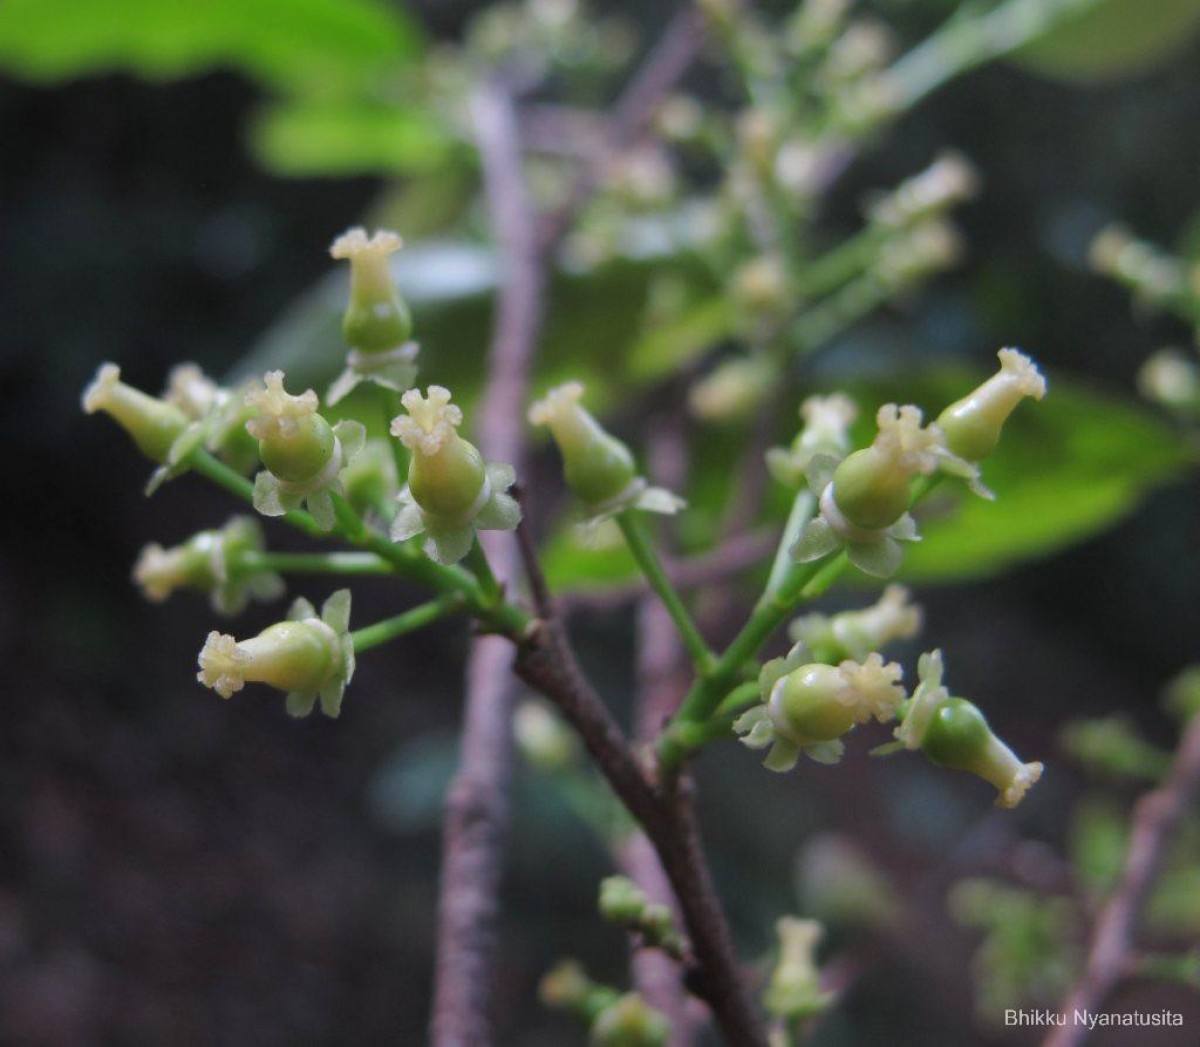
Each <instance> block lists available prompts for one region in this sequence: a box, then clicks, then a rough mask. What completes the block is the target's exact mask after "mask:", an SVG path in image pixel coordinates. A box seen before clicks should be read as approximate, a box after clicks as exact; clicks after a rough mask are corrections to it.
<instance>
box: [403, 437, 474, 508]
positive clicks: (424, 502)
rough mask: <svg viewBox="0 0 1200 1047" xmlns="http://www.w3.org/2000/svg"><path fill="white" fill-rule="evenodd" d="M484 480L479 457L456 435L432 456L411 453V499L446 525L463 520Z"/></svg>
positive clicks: (472, 448)
mask: <svg viewBox="0 0 1200 1047" xmlns="http://www.w3.org/2000/svg"><path fill="white" fill-rule="evenodd" d="M485 479H486V472H485V470H484V464H483V457H482V455H480V453H479V451H478V450H477V449H476V448H475V447H474V445H472V444H470V443H468V442H467V441H466V440H463V439H461V438H460V437H458V436H452V437H451V438H450V439H448V440H447V441H446V442H445V443H444V444H443V445H442V447H441V448H439V449H438V451H437V452H436V453H435V454H432V455H423V454H414V455H413V458H412V462H411V464H410V465H409V468H408V486H409V490H410V491H411V492H412V496H413V500H414V501H415V502H416V503H417V505H419V506H420V507H421V509H422V511H424V512H425V513H427V514H428V515H430V516H432V517H434V518H435V519H437V520H440V521H444V522H445V523H448V524H457V523H463V522H465V521H466V519H467V517H468V516H469V515H470V513H471V510H472V509H473V508H475V503H476V501H477V500H478V499H479V493H480V491H482V490H483V484H484V480H485Z"/></svg>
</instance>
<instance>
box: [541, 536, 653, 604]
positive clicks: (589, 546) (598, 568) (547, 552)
mask: <svg viewBox="0 0 1200 1047" xmlns="http://www.w3.org/2000/svg"><path fill="white" fill-rule="evenodd" d="M542 567H543V569H544V570H545V572H546V579H547V581H549V582H550V584H551V586H552V587H554V588H556V589H559V588H561V589H568V588H571V589H574V588H581V587H582V588H590V589H596V588H603V587H604V586H606V585H618V584H620V583H621V582H629V581H632V580H633V579H634V578H636V577H637V575H638V571H637V565H636V564H635V563H634V560H633V557H632V556H631V555H630V554H629V550H628V548H626V546H625V543H624V542H623V541H622V540H621V534H620V532H619V531H618V530H617V529H616V525H612V526H611V528H610V526H609V525H607V524H605V525H601V527H600V528H598V529H597V530H595V531H593V532H591V533H590V534H589V533H588V532H585V531H584V530H583V529H582V528H580V527H579V526H578V525H577V524H574V523H571V522H570V521H569V520H568V521H566V522H564V524H563V525H562V526H561V527H560V528H559V529H558V530H557V532H556V533H555V534H554V535H553V537H551V539H550V541H548V542H547V543H546V545H545V547H544V548H543V550H542Z"/></svg>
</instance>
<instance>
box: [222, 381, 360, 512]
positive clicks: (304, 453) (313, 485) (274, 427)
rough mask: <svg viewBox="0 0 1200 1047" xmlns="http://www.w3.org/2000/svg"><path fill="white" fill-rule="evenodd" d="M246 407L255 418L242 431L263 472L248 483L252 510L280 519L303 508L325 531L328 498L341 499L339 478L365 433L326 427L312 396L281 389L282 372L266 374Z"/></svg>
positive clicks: (346, 425)
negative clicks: (252, 439) (253, 445)
mask: <svg viewBox="0 0 1200 1047" xmlns="http://www.w3.org/2000/svg"><path fill="white" fill-rule="evenodd" d="M246 403H247V404H248V405H249V406H250V407H252V408H254V409H255V412H256V414H255V417H254V418H252V419H250V421H248V422H247V423H246V429H247V431H248V432H249V433H250V434H251V435H252V436H254V437H255V438H257V440H258V450H259V457H260V458H261V459H262V463H263V465H265V466H266V469H264V470H263V471H262V472H260V473H259V474H258V476H257V477H255V480H254V508H255V509H257V510H258V511H259V512H260V513H262V514H263V515H264V516H282V515H283V514H284V513H286V512H289V511H290V510H292V509H297V508H299V507H300V506H301V505H302V504H307V507H308V511H309V512H310V513H311V514H312V517H313V519H314V520H315V521H316V523H317V526H319V527H321V528H322V529H323V530H326V531H328V530H330V529H331V528H332V527H333V523H334V510H333V495H334V494H338V495H340V494H341V493H342V487H341V483H340V480H339V476H340V474H341V471H342V470H343V469H344V468H345V467H346V466H347V465H348V464H349V463H350V461H351V459H353V458H354V457H355V455H357V454H358V452H359V451H360V450H362V446H363V443H364V442H365V440H366V430H365V429H364V428H363V426H362V425H361V424H360V423H358V422H352V421H341V422H338V423H337V424H336V425H330V424H329V423H328V422H327V421H326V420H325V419H324V418H322V417H321V416H320V415H319V414H318V413H317V408H318V406H319V401H318V400H317V394H316V393H315V392H313V390H311V389H308V390H306V391H305V392H303V393H301V394H300V395H299V396H293V395H292V394H290V393H289V392H287V390H286V389H284V387H283V372H282V371H270V372H268V373H267V374H266V376H265V377H264V379H263V388H261V389H256V390H254V391H252V392H250V393H248V394H247V396H246Z"/></svg>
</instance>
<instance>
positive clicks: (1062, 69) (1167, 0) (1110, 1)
mask: <svg viewBox="0 0 1200 1047" xmlns="http://www.w3.org/2000/svg"><path fill="white" fill-rule="evenodd" d="M1197 28H1200V0H1099V2H1098V3H1094V4H1091V5H1084V6H1083V7H1082V8H1081V10H1080V11H1079V12H1078V13H1076V14H1074V15H1067V16H1066V17H1064V18H1063V19H1061V20H1060V21H1059V22H1058V23H1057V24H1056V25H1055V26H1054V28H1053V29H1051V30H1050V31H1049V32H1048V33H1046V34H1044V35H1043V36H1040V37H1038V38H1037V40H1035V41H1034V42H1033V43H1032V44H1029V45H1027V46H1026V47H1024V48H1022V49H1021V50H1020V51H1018V52H1017V53H1016V55H1015V56H1014V57H1013V61H1014V62H1016V63H1017V64H1018V65H1021V66H1024V67H1026V68H1028V69H1031V70H1033V71H1034V72H1038V73H1042V74H1044V75H1046V76H1051V77H1055V78H1057V79H1061V80H1067V81H1072V82H1084V83H1087V82H1097V81H1105V80H1115V79H1120V78H1122V77H1129V76H1136V75H1137V74H1139V73H1144V72H1147V71H1149V70H1151V69H1153V68H1154V67H1155V66H1156V65H1158V64H1159V63H1160V62H1162V61H1164V60H1165V59H1167V58H1169V57H1171V56H1172V55H1173V54H1174V53H1175V52H1177V51H1179V50H1180V49H1181V48H1182V47H1183V46H1185V45H1186V44H1188V43H1189V42H1190V41H1191V39H1192V38H1193V36H1194V34H1195V32H1196V30H1197Z"/></svg>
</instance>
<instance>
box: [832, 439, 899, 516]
mask: <svg viewBox="0 0 1200 1047" xmlns="http://www.w3.org/2000/svg"><path fill="white" fill-rule="evenodd" d="M833 498H834V501H835V502H836V503H837V507H838V509H839V510H840V511H841V513H842V515H843V516H845V517H846V519H847V520H849V521H850V522H851V523H852V524H854V525H855V526H856V527H862V528H865V529H867V530H872V531H878V530H882V529H883V528H885V527H890V526H891V525H892V524H894V523H895V522H896V521H897V520H899V519H900V517H901V516H903V515H904V514H905V513H906V512H907V511H908V498H909V476H908V474H907V473H905V472H904V471H902V470H899V469H897V468H896V467H895V465H894V464H893V463H892V461H891V460H890V459H889V458H887V457H886V456H884V455H882V454H880V453H879V451H878V450H876V449H875V448H874V447H865V448H863V449H862V450H861V451H855V452H854V453H853V454H852V455H850V456H849V457H848V458H846V459H845V460H844V461H843V462H842V463H841V464H840V465H839V466H838V467H837V469H836V471H835V472H834V474H833Z"/></svg>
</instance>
